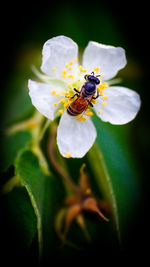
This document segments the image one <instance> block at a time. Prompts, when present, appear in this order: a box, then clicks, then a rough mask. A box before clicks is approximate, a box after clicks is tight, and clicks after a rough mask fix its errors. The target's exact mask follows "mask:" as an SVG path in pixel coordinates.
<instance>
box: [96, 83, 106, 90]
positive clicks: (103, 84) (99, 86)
mask: <svg viewBox="0 0 150 267" xmlns="http://www.w3.org/2000/svg"><path fill="white" fill-rule="evenodd" d="M107 87H108V85H107V84H106V83H101V84H99V85H98V86H97V89H98V90H104V89H106V88H107Z"/></svg>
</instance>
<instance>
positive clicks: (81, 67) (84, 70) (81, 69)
mask: <svg viewBox="0 0 150 267" xmlns="http://www.w3.org/2000/svg"><path fill="white" fill-rule="evenodd" d="M79 70H80V71H83V72H87V70H86V69H84V68H83V66H82V65H80V66H79Z"/></svg>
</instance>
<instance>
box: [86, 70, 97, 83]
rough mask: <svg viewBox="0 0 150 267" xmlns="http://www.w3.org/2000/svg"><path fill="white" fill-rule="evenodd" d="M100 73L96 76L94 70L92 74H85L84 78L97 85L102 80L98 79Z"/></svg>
mask: <svg viewBox="0 0 150 267" xmlns="http://www.w3.org/2000/svg"><path fill="white" fill-rule="evenodd" d="M99 76H100V75H97V76H95V75H94V72H92V73H91V74H90V75H87V74H86V75H85V76H84V78H85V80H86V81H89V82H93V83H95V84H96V85H97V84H99V83H100V80H99V79H98V77H99Z"/></svg>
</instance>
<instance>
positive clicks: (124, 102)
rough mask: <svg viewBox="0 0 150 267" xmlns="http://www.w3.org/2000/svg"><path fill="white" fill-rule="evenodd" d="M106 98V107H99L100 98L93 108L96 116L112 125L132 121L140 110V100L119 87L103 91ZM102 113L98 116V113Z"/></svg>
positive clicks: (137, 96) (133, 92) (130, 91)
mask: <svg viewBox="0 0 150 267" xmlns="http://www.w3.org/2000/svg"><path fill="white" fill-rule="evenodd" d="M103 94H105V95H107V96H108V99H107V100H105V102H106V105H105V106H104V107H103V106H101V103H102V97H99V98H98V99H97V103H96V104H95V105H94V108H95V110H96V112H97V115H98V116H99V117H100V118H101V119H102V120H103V121H108V122H110V123H112V124H125V123H128V122H129V121H131V120H133V119H134V118H135V116H136V114H137V112H138V111H139V109H140V105H141V100H140V96H139V95H138V93H136V92H135V91H133V90H131V89H128V88H125V87H121V86H110V87H108V88H107V89H106V90H104V91H103ZM99 110H101V111H102V112H101V113H100V114H98V111H99Z"/></svg>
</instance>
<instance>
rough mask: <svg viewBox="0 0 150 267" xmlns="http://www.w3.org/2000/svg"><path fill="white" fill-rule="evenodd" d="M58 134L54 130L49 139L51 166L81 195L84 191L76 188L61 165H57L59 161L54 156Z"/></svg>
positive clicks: (55, 129)
mask: <svg viewBox="0 0 150 267" xmlns="http://www.w3.org/2000/svg"><path fill="white" fill-rule="evenodd" d="M56 132H57V127H55V128H54V130H53V132H52V134H51V136H50V139H49V144H48V155H49V158H50V161H51V164H52V165H53V167H54V168H55V170H56V171H57V172H58V173H59V174H60V176H61V177H62V178H63V179H64V180H65V181H66V182H67V183H68V184H69V185H70V186H71V188H72V189H73V190H74V191H75V192H76V193H77V194H78V195H81V194H82V191H81V190H80V188H79V187H78V186H76V185H75V184H74V183H73V182H72V180H71V179H70V177H69V176H68V175H67V174H66V173H65V172H64V171H63V170H62V169H61V168H60V166H59V164H58V163H57V160H56V158H55V156H54V145H55V139H56Z"/></svg>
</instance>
